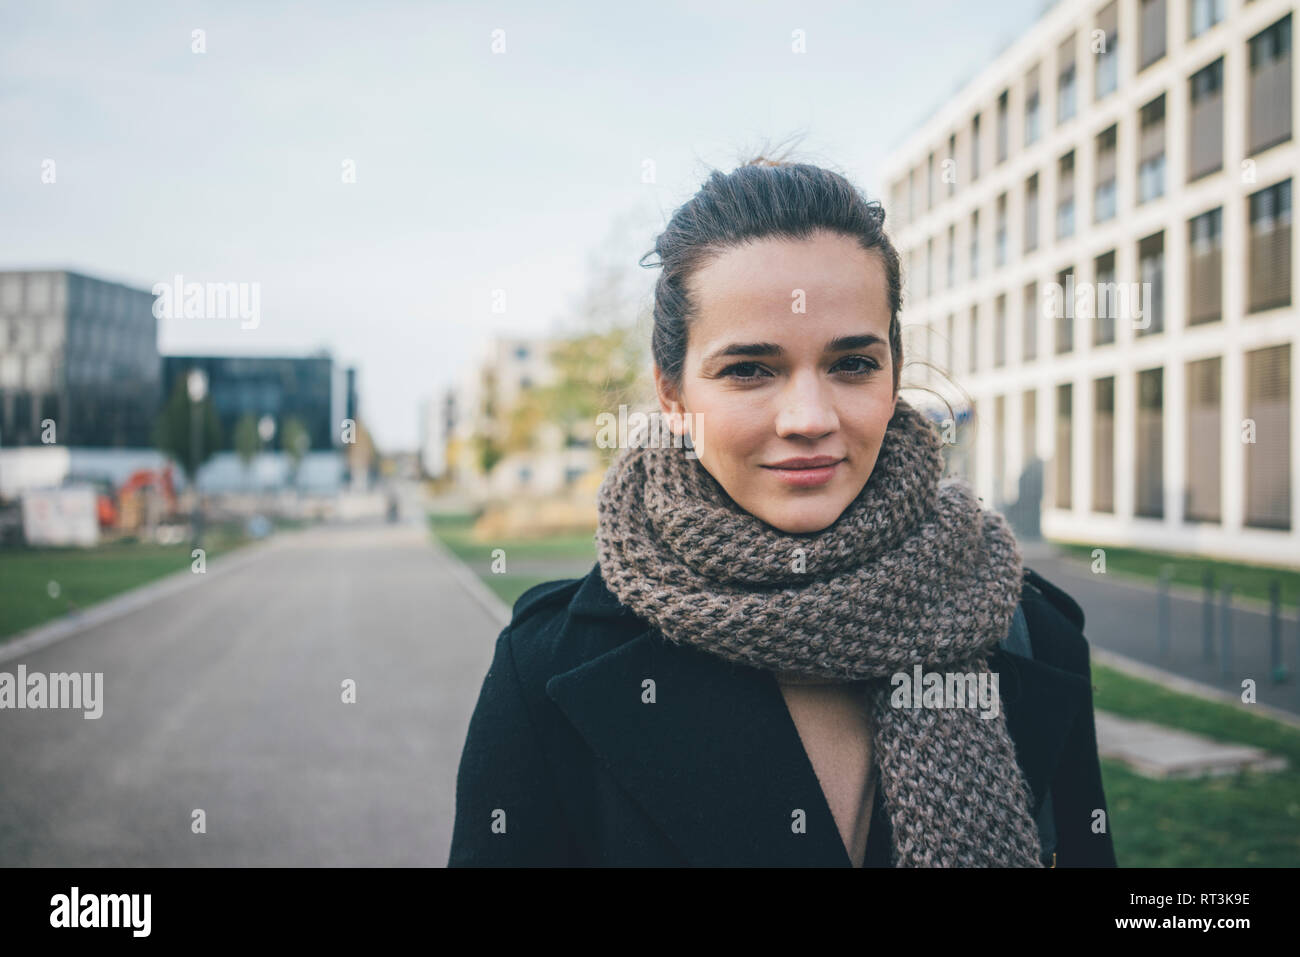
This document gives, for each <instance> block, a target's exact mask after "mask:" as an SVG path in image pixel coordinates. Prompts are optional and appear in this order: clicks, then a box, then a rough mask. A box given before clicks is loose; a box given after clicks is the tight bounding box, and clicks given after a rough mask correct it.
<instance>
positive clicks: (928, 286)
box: [925, 236, 934, 297]
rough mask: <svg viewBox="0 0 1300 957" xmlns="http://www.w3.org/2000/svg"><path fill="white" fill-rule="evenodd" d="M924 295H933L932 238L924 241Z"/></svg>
mask: <svg viewBox="0 0 1300 957" xmlns="http://www.w3.org/2000/svg"><path fill="white" fill-rule="evenodd" d="M925 294H926V296H927V297H929V296H933V295H934V237H933V236H931V237H930V238H929V239H927V240H926V241H925Z"/></svg>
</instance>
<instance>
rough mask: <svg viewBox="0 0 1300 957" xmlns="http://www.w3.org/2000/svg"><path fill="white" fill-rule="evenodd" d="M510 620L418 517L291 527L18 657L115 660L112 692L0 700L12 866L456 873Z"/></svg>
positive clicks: (0, 848) (1, 784) (6, 840)
mask: <svg viewBox="0 0 1300 957" xmlns="http://www.w3.org/2000/svg"><path fill="white" fill-rule="evenodd" d="M212 568H213V570H214V571H215V570H216V569H217V565H216V563H215V562H214V563H213V566H212ZM497 632H498V628H497V626H496V625H495V624H494V623H493V622H492V620H491V619H490V618H489V616H488V614H487V613H486V612H485V611H484V610H483V609H482V607H480V606H479V605H478V604H477V603H476V602H475V601H474V599H472V598H471V597H470V596H469V595H468V594H467V593H466V592H465V591H464V590H463V589H462V588H461V586H460V585H459V584H458V583H457V581H456V579H455V578H454V577H453V575H452V574H451V573H450V572H449V570H448V568H447V566H446V565H445V563H444V560H443V559H442V558H441V557H439V554H438V553H437V552H436V551H435V550H434V549H433V548H432V547H431V545H430V543H429V539H428V532H427V527H426V526H425V525H424V523H423V522H422V521H421V520H419V519H417V518H414V517H413V518H412V519H411V521H410V522H409V523H406V524H400V525H387V524H381V523H366V524H359V525H353V526H329V527H318V528H315V529H311V530H308V531H305V532H300V533H290V534H287V535H282V536H280V537H279V538H278V540H277V541H276V542H274V543H273V544H271V545H268V546H266V547H265V548H264V550H263V551H262V552H261V554H260V555H259V556H258V557H256V558H255V559H253V560H251V561H248V562H246V563H245V564H243V565H241V566H239V567H237V568H234V567H232V568H231V569H229V570H227V571H226V572H224V573H222V574H214V575H213V576H212V577H211V578H210V579H206V580H203V581H200V582H197V583H196V584H195V585H194V586H193V587H191V588H187V589H185V590H184V591H182V592H180V593H179V594H175V595H171V596H169V597H166V598H164V599H161V600H160V601H158V602H156V603H154V604H151V605H149V606H147V607H145V608H143V609H140V610H137V611H134V612H131V613H129V614H128V615H127V616H126V617H123V618H120V619H117V620H115V621H112V622H108V623H105V624H102V625H99V626H97V627H94V628H92V629H91V630H88V631H86V632H83V633H81V634H78V635H76V636H73V637H70V638H67V639H65V640H63V641H61V642H59V643H58V644H55V645H53V646H51V647H48V648H45V649H42V650H40V651H37V652H34V653H32V654H29V655H27V656H25V657H22V658H19V659H15V660H11V661H7V662H4V663H3V664H0V671H8V672H10V673H14V674H16V673H17V667H18V665H20V664H22V665H26V667H27V670H28V672H29V673H30V672H33V671H40V672H44V673H51V672H70V671H78V672H91V673H93V672H102V673H103V676H104V677H103V682H104V685H103V688H104V690H103V702H104V703H103V716H102V717H101V718H99V719H92V720H87V719H86V718H84V717H83V713H82V711H71V710H50V709H46V710H9V709H5V710H0V865H3V866H31V865H37V866H51V865H60V866H63V865H67V866H77V865H84V866H101V865H119V866H137V865H167V866H264V865H275V866H281V865H283V866H298V865H303V866H321V865H325V866H333V865H360V866H386V865H414V866H422V865H423V866H437V867H441V866H444V865H445V864H446V861H447V853H448V848H449V847H450V841H451V829H452V816H453V812H454V797H455V775H456V767H457V764H458V761H459V757H460V749H461V746H462V744H463V742H464V737H465V732H466V729H467V726H468V721H469V715H470V713H471V712H472V710H473V706H474V702H475V700H476V699H477V696H478V690H479V686H480V684H481V682H482V678H483V675H484V674H485V673H486V671H487V667H488V665H489V663H490V661H491V656H492V649H493V643H494V640H495V638H496V635H497ZM349 679H350V680H352V681H355V683H356V702H355V703H351V704H349V703H344V702H343V700H342V699H343V687H342V686H343V683H344V682H345V681H346V680H349ZM196 809H202V810H203V812H205V815H206V833H198V834H196V833H194V832H193V831H192V827H191V824H192V821H193V815H194V812H195V810H196Z"/></svg>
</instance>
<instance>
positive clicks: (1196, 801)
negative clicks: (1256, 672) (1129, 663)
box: [1092, 664, 1300, 867]
mask: <svg viewBox="0 0 1300 957" xmlns="http://www.w3.org/2000/svg"><path fill="white" fill-rule="evenodd" d="M1092 680H1093V685H1094V687H1095V688H1096V691H1095V692H1094V699H1093V704H1094V707H1096V708H1098V709H1100V710H1103V711H1110V712H1113V713H1114V714H1118V715H1121V716H1123V717H1128V718H1136V719H1140V720H1143V721H1153V722H1155V723H1157V724H1163V725H1167V726H1169V727H1175V728H1181V729H1183V730H1186V731H1192V732H1195V733H1197V734H1202V735H1205V736H1206V737H1208V738H1214V739H1216V740H1219V741H1228V742H1236V743H1240V744H1252V745H1256V746H1257V747H1261V748H1266V749H1268V750H1269V751H1272V752H1274V753H1277V754H1281V755H1284V756H1285V757H1286V758H1287V761H1288V763H1289V767H1288V768H1287V770H1285V771H1274V772H1242V773H1240V774H1235V775H1230V776H1224V777H1214V778H1203V779H1200V780H1193V781H1156V780H1152V779H1150V778H1145V777H1142V776H1141V775H1138V774H1135V773H1133V772H1132V771H1130V770H1129V769H1128V768H1126V767H1124V766H1123V765H1120V764H1118V763H1116V762H1113V761H1103V762H1102V776H1103V780H1104V786H1105V790H1106V803H1107V805H1108V807H1109V808H1110V814H1111V820H1112V825H1113V833H1114V835H1115V853H1116V857H1117V858H1118V861H1119V864H1120V866H1121V867H1240V866H1258V867H1295V866H1296V864H1297V863H1300V730H1297V729H1295V728H1291V727H1288V726H1286V725H1283V724H1280V723H1278V722H1276V721H1273V720H1271V719H1269V718H1267V717H1263V716H1261V715H1258V714H1251V713H1250V712H1249V711H1248V710H1247V707H1248V706H1244V705H1243V706H1235V705H1228V704H1219V703H1216V702H1209V701H1204V700H1202V699H1200V698H1195V697H1192V696H1190V695H1185V694H1181V693H1178V692H1174V691H1168V690H1166V689H1164V688H1162V687H1160V686H1158V685H1154V684H1151V683H1150V682H1147V681H1142V680H1140V679H1137V678H1132V677H1129V676H1128V675H1125V674H1122V673H1120V672H1118V671H1114V670H1112V669H1110V668H1107V667H1104V666H1102V665H1097V664H1094V665H1093V666H1092Z"/></svg>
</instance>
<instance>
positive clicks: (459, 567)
mask: <svg viewBox="0 0 1300 957" xmlns="http://www.w3.org/2000/svg"><path fill="white" fill-rule="evenodd" d="M428 537H429V541H430V543H431V544H432V545H433V550H434V551H435V552H437V553H438V554H439V555H440V556H441V557H442V558H443V560H444V561H445V562H446V564H447V568H448V569H449V570H450V571H451V574H452V577H454V578H455V579H456V582H457V583H458V584H459V585H460V587H461V588H463V589H464V590H465V591H467V592H468V593H469V596H470V597H471V598H473V599H474V600H475V601H476V602H478V604H479V607H481V608H482V609H483V610H484V611H485V612H487V614H488V617H489V618H491V619H492V620H493V621H494V622H496V625H497V627H498V628H504V627H505V626H506V625H508V624H510V619H511V618H513V617H514V615H513V614H512V612H511V611H510V609H509V608H508V607H507V606H506V603H505V602H503V601H502V600H501V599H500V598H498V597H497V596H496V595H494V594H493V593H492V590H491V589H489V588H488V587H487V585H484V584H483V582H482V581H480V580H479V577H478V576H477V575H475V574H474V572H473V571H471V570H470V567H469V566H468V565H466V564H465V563H464V562H462V561H461V560H460V559H459V558H457V557H456V555H455V553H454V552H452V551H451V549H449V548H448V547H447V546H446V545H444V544H443V543H442V540H441V539H439V538H438V533H437V532H435V531H434V530H433V529H432V528H431V527H430V528H429V529H428Z"/></svg>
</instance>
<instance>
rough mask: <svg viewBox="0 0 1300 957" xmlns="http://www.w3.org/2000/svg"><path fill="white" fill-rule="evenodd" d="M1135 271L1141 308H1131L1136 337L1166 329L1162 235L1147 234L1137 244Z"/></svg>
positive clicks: (1163, 237) (1163, 243)
mask: <svg viewBox="0 0 1300 957" xmlns="http://www.w3.org/2000/svg"><path fill="white" fill-rule="evenodd" d="M1138 272H1139V273H1140V274H1141V277H1142V280H1141V281H1142V297H1141V303H1142V311H1141V313H1140V314H1139V313H1138V312H1137V310H1134V318H1135V319H1136V320H1137V322H1136V323H1135V331H1136V333H1137V335H1139V336H1147V335H1151V334H1153V333H1156V332H1162V331H1163V330H1164V328H1165V295H1164V292H1165V234H1164V233H1163V232H1159V233H1156V234H1155V235H1153V236H1148V237H1147V238H1146V239H1143V240H1142V241H1140V242H1139V243H1138Z"/></svg>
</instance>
